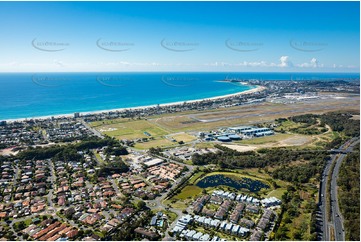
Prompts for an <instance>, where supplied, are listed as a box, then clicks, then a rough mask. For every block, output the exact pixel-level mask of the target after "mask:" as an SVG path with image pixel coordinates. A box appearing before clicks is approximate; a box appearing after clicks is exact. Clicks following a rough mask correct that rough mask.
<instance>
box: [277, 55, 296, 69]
mask: <svg viewBox="0 0 361 242" xmlns="http://www.w3.org/2000/svg"><path fill="white" fill-rule="evenodd" d="M280 61H281V63H280V64H279V65H278V66H279V67H292V66H293V63H292V62H291V61H290V58H289V57H288V56H286V55H283V56H281V58H280Z"/></svg>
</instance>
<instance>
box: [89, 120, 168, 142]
mask: <svg viewBox="0 0 361 242" xmlns="http://www.w3.org/2000/svg"><path fill="white" fill-rule="evenodd" d="M110 122H111V123H110ZM91 126H92V127H94V128H96V129H97V130H98V131H100V132H102V133H104V134H106V135H109V136H112V137H116V138H122V139H136V138H149V136H147V135H145V134H144V132H148V133H150V134H151V135H152V136H153V137H160V136H163V135H167V134H169V133H168V132H167V131H166V130H164V129H162V128H160V127H158V126H156V125H154V124H153V123H151V122H148V121H147V120H129V119H115V120H107V121H105V123H104V124H102V123H100V121H99V122H94V123H91ZM112 129H114V130H112Z"/></svg>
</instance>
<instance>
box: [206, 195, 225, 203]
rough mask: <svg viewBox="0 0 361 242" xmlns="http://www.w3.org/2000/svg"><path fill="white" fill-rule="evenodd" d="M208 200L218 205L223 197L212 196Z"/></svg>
mask: <svg viewBox="0 0 361 242" xmlns="http://www.w3.org/2000/svg"><path fill="white" fill-rule="evenodd" d="M209 202H210V203H213V204H218V205H220V204H222V202H223V199H222V197H219V196H212V197H211V199H210V200H209Z"/></svg>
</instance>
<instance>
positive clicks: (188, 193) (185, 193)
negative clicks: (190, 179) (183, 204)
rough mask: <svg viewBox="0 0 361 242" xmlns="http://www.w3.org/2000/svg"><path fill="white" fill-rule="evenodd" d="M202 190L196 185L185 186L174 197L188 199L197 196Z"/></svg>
mask: <svg viewBox="0 0 361 242" xmlns="http://www.w3.org/2000/svg"><path fill="white" fill-rule="evenodd" d="M201 192H202V189H201V188H199V187H197V186H186V187H184V188H183V189H182V191H181V193H179V194H178V195H176V196H175V197H174V198H175V199H182V200H183V199H188V198H194V197H195V196H198V195H199V194H200V193H201Z"/></svg>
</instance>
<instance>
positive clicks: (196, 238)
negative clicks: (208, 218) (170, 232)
mask: <svg viewBox="0 0 361 242" xmlns="http://www.w3.org/2000/svg"><path fill="white" fill-rule="evenodd" d="M202 235H203V233H201V232H198V233H196V234H194V235H193V237H192V238H193V240H200V238H201V237H202Z"/></svg>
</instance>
